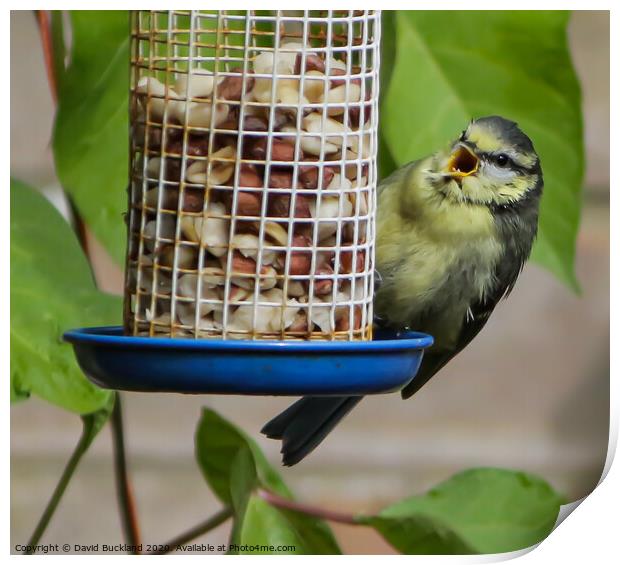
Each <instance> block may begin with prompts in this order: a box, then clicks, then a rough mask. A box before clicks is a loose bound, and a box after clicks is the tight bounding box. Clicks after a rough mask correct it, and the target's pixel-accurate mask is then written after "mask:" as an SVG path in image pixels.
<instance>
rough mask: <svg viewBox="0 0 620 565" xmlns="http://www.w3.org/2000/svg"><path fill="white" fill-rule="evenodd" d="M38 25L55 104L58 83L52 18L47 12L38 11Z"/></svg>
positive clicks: (48, 79)
mask: <svg viewBox="0 0 620 565" xmlns="http://www.w3.org/2000/svg"><path fill="white" fill-rule="evenodd" d="M36 17H37V24H38V26H39V34H40V35H41V45H42V47H43V59H44V61H45V70H46V71H47V81H48V83H49V86H50V92H51V93H52V99H53V100H54V104H55V103H56V100H57V98H58V83H57V80H56V73H55V71H54V48H53V44H52V34H51V29H50V18H49V14H48V13H47V11H46V10H36Z"/></svg>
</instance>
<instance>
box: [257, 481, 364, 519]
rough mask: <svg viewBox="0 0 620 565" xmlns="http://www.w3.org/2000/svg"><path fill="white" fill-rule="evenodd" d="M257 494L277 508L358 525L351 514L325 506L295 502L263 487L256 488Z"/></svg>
mask: <svg viewBox="0 0 620 565" xmlns="http://www.w3.org/2000/svg"><path fill="white" fill-rule="evenodd" d="M257 494H258V496H260V497H261V498H262V499H263V500H264V501H265V502H268V503H269V504H271V505H272V506H276V507H277V508H282V509H284V510H292V511H293V512H301V513H302V514H308V515H309V516H315V517H316V518H322V519H323V520H329V521H330V522H339V523H341V524H351V525H354V526H359V525H360V524H359V522H358V521H357V520H356V519H355V517H354V516H353V514H347V513H345V512H337V511H335V510H326V509H325V508H319V507H318V506H311V505H309V504H304V503H302V502H295V501H294V500H290V499H288V498H284V497H283V496H280V495H278V494H275V493H273V492H269V491H268V490H264V489H258V491H257Z"/></svg>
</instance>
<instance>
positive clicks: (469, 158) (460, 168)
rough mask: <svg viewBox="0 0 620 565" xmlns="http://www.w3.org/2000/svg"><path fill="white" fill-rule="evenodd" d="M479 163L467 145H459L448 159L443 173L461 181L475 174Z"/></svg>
mask: <svg viewBox="0 0 620 565" xmlns="http://www.w3.org/2000/svg"><path fill="white" fill-rule="evenodd" d="M479 163H480V160H479V159H478V157H477V156H476V154H475V153H474V152H473V151H472V150H471V149H470V148H469V147H467V145H462V144H459V145H458V146H457V147H456V148H455V149H454V151H453V152H452V155H450V157H449V158H448V163H447V164H446V168H445V170H444V172H445V173H446V174H447V175H449V176H451V177H453V178H455V179H461V178H464V177H468V176H470V175H473V174H474V173H476V172H477V171H478V164H479Z"/></svg>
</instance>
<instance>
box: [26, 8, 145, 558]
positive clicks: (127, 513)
mask: <svg viewBox="0 0 620 565" xmlns="http://www.w3.org/2000/svg"><path fill="white" fill-rule="evenodd" d="M36 16H37V23H38V26H39V33H40V35H41V44H42V46H43V57H44V61H45V69H46V71H47V78H48V82H49V86H50V90H51V93H52V98H53V100H54V102H55V103H56V102H57V99H58V81H57V77H56V73H55V70H54V46H53V43H52V35H51V31H50V19H49V14H48V13H47V12H46V11H45V10H38V11H37V12H36ZM67 199H68V201H69V204H70V207H71V212H72V216H73V219H74V223H75V229H76V232H77V236H78V240H79V242H80V245H81V247H82V249H83V250H84V253H85V255H86V257H87V259H88V261H89V263H90V262H91V257H90V253H89V251H90V250H89V247H88V240H87V230H86V224H85V223H84V220H83V219H82V216H81V215H80V213H79V211H78V209H77V207H76V206H75V203H74V202H73V199H72V198H71V197H69V196H67ZM91 269H92V265H91ZM121 410H122V407H121V396H120V393H118V392H117V393H116V402H115V403H114V409H113V411H112V416H111V420H110V426H111V428H112V444H113V452H114V471H115V475H116V486H117V495H118V500H119V507H120V514H121V522H122V524H123V529H124V532H125V537H126V539H127V541H128V543H129V544H130V545H132V546H136V547H137V546H139V545H140V528H139V525H138V518H137V514H138V513H137V510H136V506H135V501H134V498H133V489H132V487H131V481H130V479H129V474H128V472H127V459H126V456H125V440H124V431H123V418H122V412H121ZM70 463H71V461H69V464H70ZM68 467H69V465H67V468H68ZM63 477H64V475H63ZM70 478H71V475H69V476H68V477H67V481H68V480H69V479H70ZM65 487H66V485H65ZM63 491H64V488H63ZM60 495H62V492H60ZM56 504H58V501H56ZM52 512H53V509H52ZM49 517H51V513H50V516H49ZM49 517H48V519H47V520H48V521H49ZM45 525H47V523H45V524H44V527H43V529H45ZM37 530H38V528H37ZM35 533H36V531H35ZM33 538H34V535H33Z"/></svg>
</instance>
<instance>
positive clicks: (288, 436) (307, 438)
mask: <svg viewBox="0 0 620 565" xmlns="http://www.w3.org/2000/svg"><path fill="white" fill-rule="evenodd" d="M362 398H363V397H362V396H335V397H329V396H326V397H320V396H306V397H304V398H302V399H301V400H298V401H297V402H295V404H292V405H291V406H289V407H288V408H287V409H286V410H285V411H284V412H282V413H281V414H278V415H277V416H276V417H275V418H273V419H272V420H269V422H267V423H266V424H265V425H264V426H263V429H262V430H261V433H263V434H265V435H266V436H267V437H268V438H271V439H281V440H282V449H281V453H282V463H283V464H284V465H288V466H290V465H295V463H299V462H300V461H301V460H302V459H303V458H304V457H305V456H306V455H308V453H310V452H311V451H312V450H313V449H314V448H315V447H316V446H317V445H319V443H321V442H322V441H323V440H324V439H325V437H326V436H327V434H329V432H331V431H332V430H333V429H334V427H335V426H336V424H338V422H340V420H342V418H344V417H345V416H346V415H347V414H348V413H349V412H350V411H351V410H352V409H353V408H354V407H355V405H356V404H357V403H358V402H359V401H360V400H361V399H362Z"/></svg>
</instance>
